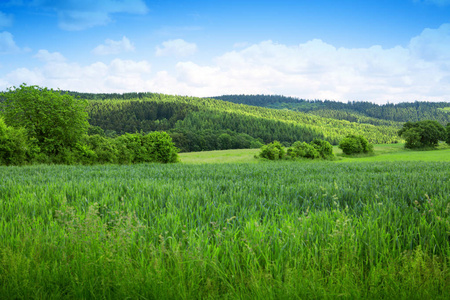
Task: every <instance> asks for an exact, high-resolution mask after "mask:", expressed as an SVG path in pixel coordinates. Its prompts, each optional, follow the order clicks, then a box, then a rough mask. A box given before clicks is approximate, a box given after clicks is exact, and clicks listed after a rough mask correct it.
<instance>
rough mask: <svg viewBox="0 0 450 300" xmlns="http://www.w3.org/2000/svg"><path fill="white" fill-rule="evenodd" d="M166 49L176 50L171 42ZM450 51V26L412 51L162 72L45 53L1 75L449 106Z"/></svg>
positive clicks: (275, 56) (289, 50)
mask: <svg viewBox="0 0 450 300" xmlns="http://www.w3.org/2000/svg"><path fill="white" fill-rule="evenodd" d="M163 46H164V47H165V48H164V49H171V47H172V46H171V44H170V43H169V44H166V45H164V44H163ZM174 48H175V49H178V48H177V47H174ZM161 51H163V49H161ZM167 51H168V53H171V54H172V55H175V54H176V52H175V53H174V52H170V51H169V50H167ZM173 51H175V50H173ZM449 53H450V25H449V24H444V25H442V26H441V27H439V28H437V29H425V30H423V32H422V33H421V34H420V35H419V36H416V37H414V38H412V39H411V41H410V43H409V44H408V45H407V46H405V47H401V46H397V47H394V48H389V49H385V48H383V47H381V46H372V47H369V48H359V49H350V48H337V47H334V46H333V45H330V44H328V43H326V42H324V41H321V40H318V39H315V40H311V41H308V42H305V43H301V44H298V45H283V44H278V43H274V42H272V41H263V42H261V43H258V44H254V45H249V46H247V47H245V48H242V49H235V50H233V51H230V52H227V53H224V54H223V55H221V56H219V57H216V58H215V59H214V60H213V62H211V63H209V64H200V63H199V62H198V61H179V62H178V63H176V64H175V65H174V66H173V67H174V68H171V67H172V66H169V67H168V69H167V70H164V69H159V70H156V71H155V72H152V68H151V65H150V62H148V61H145V60H144V61H134V60H121V59H113V60H112V61H110V62H109V63H104V62H97V63H94V64H91V65H87V66H81V65H79V64H77V63H71V62H68V61H67V60H66V59H64V57H63V56H62V55H61V54H59V53H50V52H48V51H46V50H40V51H39V52H38V53H37V54H36V55H35V57H36V58H38V59H40V60H41V61H42V62H43V66H41V67H39V68H36V69H33V70H30V69H18V70H16V71H14V72H11V73H9V74H7V75H6V76H3V77H2V76H0V83H2V84H4V83H5V82H6V83H8V86H11V85H17V84H21V83H22V82H26V83H28V84H39V85H44V86H48V87H53V88H58V87H59V88H61V89H69V90H78V91H90V92H130V91H135V92H139V91H152V92H161V93H167V94H181V95H191V96H215V95H221V94H241V93H242V94H261V93H264V94H281V95H286V96H295V97H301V98H307V99H331V100H340V101H348V100H364V101H374V102H378V103H385V102H386V101H390V102H400V101H414V100H427V101H450V54H449ZM161 54H162V53H161ZM171 69H172V70H173V71H168V70H171ZM1 88H2V87H0V89H1Z"/></svg>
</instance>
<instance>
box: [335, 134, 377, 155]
mask: <svg viewBox="0 0 450 300" xmlns="http://www.w3.org/2000/svg"><path fill="white" fill-rule="evenodd" d="M339 148H340V149H342V151H343V152H344V153H345V154H347V155H351V154H362V153H365V154H367V153H372V152H373V145H371V144H369V142H368V141H367V140H366V138H365V137H363V136H362V135H347V136H346V137H345V138H344V139H342V140H341V142H340V143H339Z"/></svg>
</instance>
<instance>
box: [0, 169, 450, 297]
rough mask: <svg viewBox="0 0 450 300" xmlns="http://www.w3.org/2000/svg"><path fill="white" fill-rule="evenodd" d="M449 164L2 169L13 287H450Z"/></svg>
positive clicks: (3, 237) (286, 291)
mask: <svg viewBox="0 0 450 300" xmlns="http://www.w3.org/2000/svg"><path fill="white" fill-rule="evenodd" d="M449 169H450V163H447V162H442V163H437V162H426V163H425V162H415V163H406V162H401V163H392V162H390V163H381V162H379V163H370V164H369V163H340V164H335V163H330V162H311V163H293V162H279V163H273V162H272V163H259V164H210V165H183V164H178V165H164V166H162V165H152V164H142V165H134V166H91V167H82V166H32V167H22V168H18V167H1V168H0V298H2V299H14V298H46V299H47V298H48V299H51V298H62V297H63V298H77V299H79V298H132V299H194V298H224V299H227V298H230V299H231V298H232V299H236V298H241V299H258V298H302V299H303V298H324V297H325V298H335V297H343V298H381V297H383V298H396V299H398V298H413V299H414V298H415V299H418V298H428V299H431V298H446V297H447V295H449V293H450V270H449V259H450V244H449V243H450V241H449V237H450V215H449V213H450V204H449V199H450V172H448V170H449Z"/></svg>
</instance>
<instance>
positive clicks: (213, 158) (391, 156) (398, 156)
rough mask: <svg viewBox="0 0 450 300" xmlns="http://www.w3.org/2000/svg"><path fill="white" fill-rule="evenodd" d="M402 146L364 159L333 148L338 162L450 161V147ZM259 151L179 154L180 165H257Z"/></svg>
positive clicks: (380, 150)
mask: <svg viewBox="0 0 450 300" xmlns="http://www.w3.org/2000/svg"><path fill="white" fill-rule="evenodd" d="M403 146H404V145H403V144H388V145H386V144H383V145H375V146H374V150H375V155H373V156H366V157H346V156H342V151H341V150H340V149H339V148H337V147H334V153H335V154H336V156H337V159H338V160H337V161H338V162H350V161H365V162H375V161H450V147H448V146H445V145H441V146H440V147H439V148H438V149H437V150H433V151H415V150H408V149H404V148H403ZM258 153H259V149H237V150H220V151H205V152H190V153H180V159H181V162H182V163H188V164H189V163H238V162H239V163H258V162H259V160H257V159H255V158H254V156H255V154H258Z"/></svg>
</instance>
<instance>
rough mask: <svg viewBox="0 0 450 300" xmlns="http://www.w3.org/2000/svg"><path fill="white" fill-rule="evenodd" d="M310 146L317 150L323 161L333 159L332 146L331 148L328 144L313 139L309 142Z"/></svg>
mask: <svg viewBox="0 0 450 300" xmlns="http://www.w3.org/2000/svg"><path fill="white" fill-rule="evenodd" d="M311 145H312V146H314V148H316V149H317V151H318V152H319V154H320V156H321V157H322V158H323V159H331V158H333V157H334V154H333V146H331V144H330V143H329V142H327V141H324V140H321V139H314V140H313V141H312V142H311Z"/></svg>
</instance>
